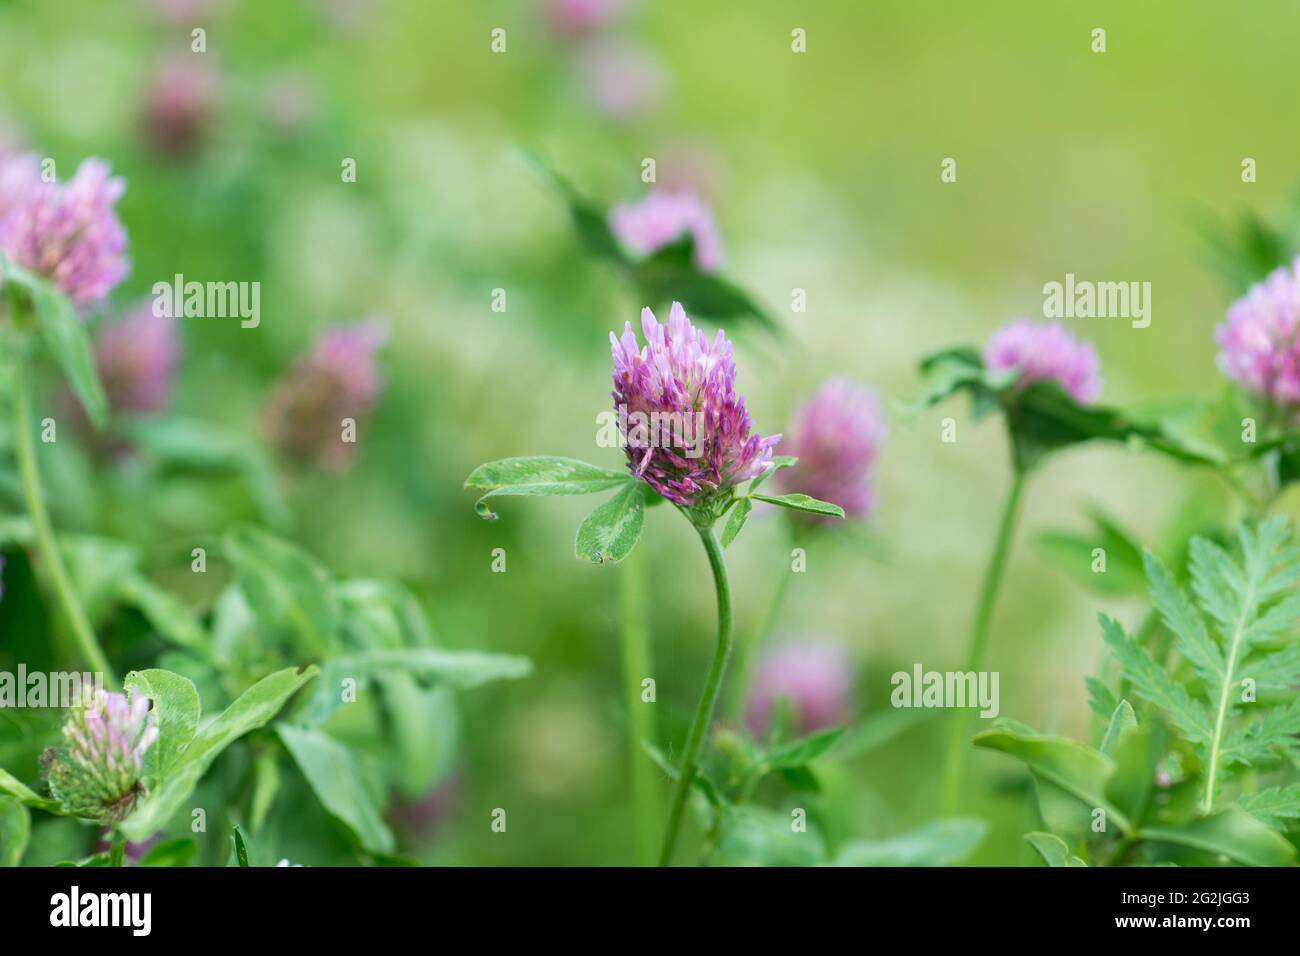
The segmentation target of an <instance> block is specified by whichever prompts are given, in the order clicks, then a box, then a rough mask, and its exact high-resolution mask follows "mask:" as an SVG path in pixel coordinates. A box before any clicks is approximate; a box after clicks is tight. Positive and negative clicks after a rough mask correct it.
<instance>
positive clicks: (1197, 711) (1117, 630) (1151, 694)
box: [1101, 614, 1213, 746]
mask: <svg viewBox="0 0 1300 956" xmlns="http://www.w3.org/2000/svg"><path fill="white" fill-rule="evenodd" d="M1101 630H1102V634H1103V636H1104V637H1105V639H1106V643H1107V644H1109V645H1110V647H1111V650H1113V651H1114V652H1115V657H1116V659H1117V660H1118V661H1119V663H1120V666H1121V667H1122V668H1123V669H1124V676H1125V677H1127V678H1128V680H1129V683H1131V684H1132V685H1133V689H1134V690H1135V691H1136V692H1137V693H1138V695H1139V696H1140V697H1141V698H1142V699H1143V700H1145V701H1146V702H1147V703H1148V704H1150V705H1151V706H1153V707H1155V708H1157V709H1158V710H1160V711H1162V712H1163V713H1164V715H1165V717H1166V718H1167V719H1168V720H1169V722H1170V723H1171V724H1173V726H1174V727H1175V728H1176V729H1177V730H1178V731H1179V733H1181V734H1182V735H1183V737H1184V738H1185V739H1186V740H1187V741H1188V742H1189V743H1191V744H1194V745H1197V746H1204V745H1206V744H1208V743H1209V740H1210V736H1211V734H1212V732H1213V727H1212V725H1211V723H1210V715H1209V712H1208V711H1207V710H1206V709H1205V705H1203V704H1202V703H1201V702H1200V701H1198V700H1195V699H1193V697H1192V695H1191V694H1189V693H1188V692H1187V688H1186V687H1184V686H1183V685H1182V684H1180V683H1178V682H1177V681H1176V680H1174V679H1173V678H1172V677H1170V676H1169V674H1168V673H1167V672H1166V671H1165V669H1164V668H1162V667H1161V666H1160V665H1159V664H1157V663H1156V662H1155V661H1153V660H1152V659H1151V657H1150V655H1148V654H1147V652H1146V651H1144V650H1143V649H1142V648H1141V647H1139V646H1138V645H1137V643H1136V642H1135V641H1134V640H1133V639H1132V638H1130V637H1129V636H1128V635H1127V634H1125V633H1124V629H1123V628H1122V627H1121V626H1120V625H1119V622H1118V621H1116V620H1114V619H1113V618H1110V617H1107V616H1106V615H1105V614H1103V615H1101Z"/></svg>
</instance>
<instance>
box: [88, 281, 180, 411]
mask: <svg viewBox="0 0 1300 956" xmlns="http://www.w3.org/2000/svg"><path fill="white" fill-rule="evenodd" d="M179 359H180V341H179V339H178V337H177V335H176V320H175V319H174V318H172V317H171V316H168V315H162V316H159V315H155V314H154V311H153V308H152V305H151V304H145V305H142V306H141V307H139V308H138V309H137V310H136V311H134V312H132V313H130V314H128V315H127V316H125V317H124V318H121V319H118V320H117V321H115V322H109V323H106V324H105V325H103V326H101V327H100V329H99V332H98V334H97V335H96V336H95V364H96V366H97V367H98V369H99V378H100V381H102V382H103V383H104V391H105V393H106V394H107V395H108V404H109V408H111V409H112V411H113V412H114V413H115V414H121V413H126V414H146V413H149V412H156V411H158V410H159V409H161V408H162V407H163V406H164V405H166V404H167V400H168V399H169V398H170V397H171V393H172V386H173V385H174V384H175V380H176V365H177V362H178V361H179Z"/></svg>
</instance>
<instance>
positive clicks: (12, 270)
mask: <svg viewBox="0 0 1300 956" xmlns="http://www.w3.org/2000/svg"><path fill="white" fill-rule="evenodd" d="M0 267H2V274H3V277H4V280H5V281H6V282H9V283H12V284H14V285H16V286H18V287H19V288H20V289H22V290H23V291H24V292H25V293H26V295H27V298H28V301H30V303H31V306H32V314H33V315H34V316H35V317H36V325H37V328H39V329H40V333H41V339H42V340H43V341H44V342H45V347H46V348H47V349H49V351H50V355H52V356H53V357H54V361H55V362H56V363H57V364H58V366H59V369H60V370H61V371H62V372H63V377H64V378H65V379H66V380H67V383H68V387H69V388H71V389H72V393H73V394H74V395H76V396H77V401H78V402H80V403H81V407H82V408H83V409H85V411H86V417H87V418H88V419H90V422H91V424H93V425H94V426H95V427H96V428H103V427H104V423H105V422H106V421H108V397H107V396H106V395H105V394H104V386H103V385H102V384H101V383H100V381H99V370H98V368H97V367H96V365H95V350H94V348H93V346H92V345H91V341H90V334H89V333H88V332H87V331H86V326H85V323H83V322H82V320H81V317H80V316H78V315H77V312H76V309H74V308H73V306H72V303H71V302H69V301H68V299H67V297H66V296H64V294H63V293H62V292H60V291H59V290H58V288H57V287H55V286H54V285H53V284H51V283H49V282H47V281H46V280H44V279H42V278H40V277H38V276H35V275H32V274H31V273H30V272H27V271H26V270H25V269H21V268H19V267H18V266H16V265H14V264H13V263H12V262H9V261H7V260H3V259H0Z"/></svg>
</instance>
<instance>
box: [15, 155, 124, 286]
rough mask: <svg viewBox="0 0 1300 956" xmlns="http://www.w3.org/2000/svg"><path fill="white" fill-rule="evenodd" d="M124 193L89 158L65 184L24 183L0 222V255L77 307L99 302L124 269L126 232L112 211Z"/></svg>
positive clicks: (119, 182)
mask: <svg viewBox="0 0 1300 956" xmlns="http://www.w3.org/2000/svg"><path fill="white" fill-rule="evenodd" d="M125 191H126V183H125V181H123V180H122V179H119V178H115V177H113V176H112V175H111V173H110V172H109V168H108V164H107V163H105V162H104V161H103V160H100V159H93V158H92V159H86V160H83V161H82V163H81V165H80V166H79V167H78V168H77V172H76V175H74V176H73V177H72V179H70V180H68V181H67V182H66V183H47V182H44V181H42V180H40V179H39V177H38V179H37V181H36V182H34V183H32V182H25V183H24V184H23V186H22V189H21V192H20V194H19V195H17V196H16V197H14V198H13V199H12V200H11V201H9V202H7V203H6V205H7V206H8V211H7V212H6V213H5V215H4V218H3V219H0V252H3V253H4V254H5V255H7V256H8V257H9V258H10V259H12V260H13V261H14V262H16V263H17V264H18V265H20V266H22V267H23V268H24V269H27V270H29V271H31V272H34V273H36V274H37V275H41V276H44V277H45V278H48V279H51V280H53V281H54V283H55V284H57V285H58V286H59V288H61V289H62V290H63V292H64V293H65V294H66V295H67V296H68V298H70V299H72V301H73V302H75V303H77V304H79V305H81V304H85V303H88V302H93V301H95V300H97V299H102V298H103V297H104V296H106V295H108V293H109V292H111V291H112V290H113V288H114V286H116V285H117V284H118V283H119V282H121V281H122V279H123V278H124V277H125V276H126V274H127V271H128V269H129V265H128V262H127V259H126V230H125V229H123V228H122V223H121V222H120V221H119V220H118V218H117V213H116V212H115V211H114V208H113V207H114V205H115V204H116V203H117V201H118V199H120V198H121V196H122V193H124V192H125Z"/></svg>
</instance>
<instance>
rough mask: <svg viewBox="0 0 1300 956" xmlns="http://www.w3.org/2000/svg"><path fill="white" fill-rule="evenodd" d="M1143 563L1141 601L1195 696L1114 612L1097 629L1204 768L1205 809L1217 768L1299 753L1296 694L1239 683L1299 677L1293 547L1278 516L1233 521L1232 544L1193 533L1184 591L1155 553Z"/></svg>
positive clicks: (1299, 610) (1298, 576)
mask: <svg viewBox="0 0 1300 956" xmlns="http://www.w3.org/2000/svg"><path fill="white" fill-rule="evenodd" d="M1145 565H1146V572H1147V577H1148V578H1149V580H1150V593H1151V603H1152V605H1153V606H1154V607H1155V609H1156V611H1157V612H1158V613H1159V614H1160V617H1161V618H1162V620H1163V621H1164V623H1165V626H1166V627H1168V628H1169V630H1170V631H1171V632H1172V633H1173V634H1174V636H1175V644H1174V647H1175V649H1176V650H1177V651H1178V654H1179V655H1180V656H1181V657H1182V658H1183V659H1184V660H1186V661H1187V662H1188V663H1189V664H1190V665H1191V666H1192V667H1193V668H1194V669H1195V671H1196V673H1197V675H1198V677H1199V678H1200V683H1201V685H1203V690H1201V691H1200V692H1201V693H1203V695H1204V699H1198V697H1197V696H1194V695H1193V693H1192V692H1191V691H1190V690H1189V689H1188V687H1187V686H1186V685H1184V684H1182V683H1180V682H1179V681H1177V680H1175V679H1174V678H1173V677H1172V676H1171V675H1170V673H1169V672H1168V671H1167V670H1166V669H1165V668H1164V667H1162V666H1161V665H1159V664H1157V663H1156V662H1155V661H1154V660H1152V658H1151V657H1150V656H1149V655H1148V654H1147V653H1146V651H1145V650H1143V649H1142V648H1141V647H1140V646H1139V645H1138V644H1137V643H1136V642H1134V641H1133V640H1131V639H1130V638H1129V637H1128V636H1127V635H1126V634H1125V633H1124V631H1123V629H1122V628H1121V627H1120V626H1119V625H1118V624H1117V623H1116V622H1114V621H1112V620H1110V619H1109V618H1106V617H1103V618H1102V628H1103V632H1104V634H1105V638H1106V642H1107V643H1108V644H1109V645H1110V646H1111V647H1112V648H1113V649H1114V652H1115V655H1116V657H1117V658H1118V660H1119V662H1120V665H1121V667H1122V668H1123V671H1124V675H1125V677H1126V678H1127V679H1128V680H1129V682H1130V683H1131V684H1132V685H1133V688H1134V690H1135V692H1136V693H1137V695H1138V696H1139V697H1141V698H1142V699H1143V700H1144V701H1146V702H1147V703H1148V704H1150V705H1151V706H1153V707H1156V708H1157V709H1158V710H1160V711H1162V712H1163V713H1164V715H1165V717H1166V718H1167V719H1168V721H1169V723H1170V724H1171V725H1172V726H1173V727H1174V728H1175V729H1176V730H1178V731H1179V733H1181V734H1182V736H1183V737H1184V738H1185V739H1186V740H1187V742H1188V743H1190V744H1191V745H1192V746H1193V747H1194V748H1195V749H1196V750H1197V752H1198V754H1199V756H1200V758H1201V762H1202V764H1203V766H1204V776H1205V791H1204V797H1203V799H1202V801H1201V810H1202V812H1203V813H1206V814H1208V813H1209V812H1210V811H1211V810H1212V809H1213V807H1214V796H1215V792H1216V790H1217V787H1218V784H1219V782H1220V777H1221V776H1223V775H1225V774H1226V773H1228V772H1229V771H1230V770H1231V769H1233V768H1235V767H1237V766H1254V765H1257V764H1265V763H1269V762H1272V761H1275V760H1276V758H1277V757H1279V756H1282V755H1295V754H1297V753H1300V740H1297V737H1296V735H1297V734H1300V700H1293V701H1292V702H1291V703H1289V704H1286V705H1285V706H1281V707H1269V706H1266V705H1264V704H1256V703H1255V701H1256V700H1257V698H1256V697H1255V695H1254V694H1253V693H1247V688H1248V687H1250V688H1252V689H1254V688H1258V687H1269V688H1275V689H1285V688H1287V687H1290V686H1293V685H1294V683H1295V682H1296V680H1297V678H1298V677H1300V647H1298V646H1297V645H1296V644H1295V643H1292V642H1294V641H1295V636H1296V626H1297V621H1298V620H1300V591H1297V584H1298V583H1300V548H1298V547H1297V546H1296V545H1295V544H1294V543H1293V540H1292V532H1291V526H1290V524H1289V523H1288V522H1287V520H1286V519H1285V518H1281V517H1278V518H1271V519H1269V520H1267V521H1262V522H1260V523H1259V524H1257V525H1254V526H1250V525H1246V526H1243V527H1242V529H1241V530H1240V532H1239V533H1238V536H1237V545H1236V548H1235V549H1234V553H1229V551H1228V550H1227V549H1225V548H1223V547H1221V546H1220V545H1218V544H1215V543H1214V542H1212V541H1209V540H1207V539H1205V538H1193V539H1192V542H1191V545H1190V548H1189V562H1188V566H1189V571H1190V574H1191V590H1192V595H1193V596H1194V598H1195V600H1194V601H1193V600H1192V599H1191V598H1189V596H1188V595H1187V593H1186V592H1184V591H1183V589H1182V588H1181V587H1179V586H1178V584H1177V583H1176V582H1175V581H1174V578H1173V576H1172V575H1171V574H1170V573H1169V572H1168V570H1166V569H1165V568H1164V566H1163V565H1161V564H1160V562H1159V561H1157V560H1156V559H1155V558H1153V557H1151V556H1150V555H1147V556H1146V559H1145ZM1279 645H1282V646H1279ZM1248 682H1253V683H1248ZM1247 703H1249V704H1252V705H1253V706H1252V707H1251V709H1250V712H1249V716H1248V719H1246V720H1244V721H1243V720H1241V719H1239V718H1238V708H1239V707H1240V706H1241V705H1243V704H1247Z"/></svg>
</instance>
